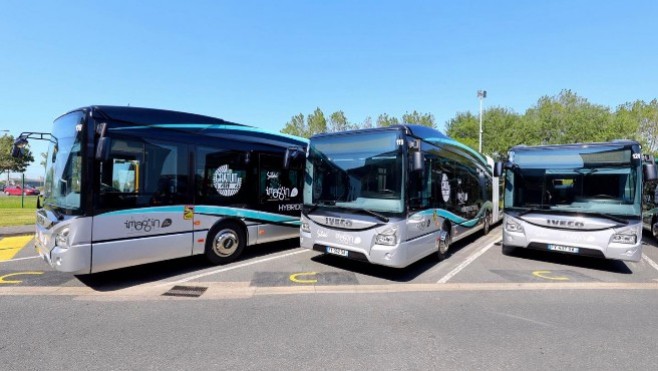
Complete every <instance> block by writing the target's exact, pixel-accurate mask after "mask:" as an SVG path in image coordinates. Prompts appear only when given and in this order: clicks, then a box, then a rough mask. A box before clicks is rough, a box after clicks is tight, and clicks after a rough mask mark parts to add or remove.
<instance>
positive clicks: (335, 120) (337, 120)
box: [329, 111, 357, 133]
mask: <svg viewBox="0 0 658 371" xmlns="http://www.w3.org/2000/svg"><path fill="white" fill-rule="evenodd" d="M356 128H357V126H356V125H354V124H351V123H350V122H349V121H348V120H347V117H346V116H345V112H343V111H336V112H334V113H332V114H331V116H329V131H330V132H334V133H335V132H338V131H345V130H352V129H356Z"/></svg>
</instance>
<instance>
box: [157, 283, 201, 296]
mask: <svg viewBox="0 0 658 371" xmlns="http://www.w3.org/2000/svg"><path fill="white" fill-rule="evenodd" d="M206 290H208V288H207V287H198V286H174V287H172V288H171V289H170V290H169V291H167V292H165V293H164V294H162V295H163V296H182V297H186V298H198V297H199V296H201V295H203V293H204V292H206Z"/></svg>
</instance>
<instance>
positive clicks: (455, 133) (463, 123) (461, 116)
mask: <svg viewBox="0 0 658 371" xmlns="http://www.w3.org/2000/svg"><path fill="white" fill-rule="evenodd" d="M479 130H480V125H479V120H478V117H476V116H474V115H473V114H472V113H470V112H460V113H457V116H455V117H454V118H452V119H450V121H448V122H447V123H446V135H448V136H449V137H451V138H452V139H454V140H456V141H458V142H461V143H463V144H465V145H467V146H469V147H471V148H473V149H474V150H476V151H477V149H478V143H479V134H478V133H479Z"/></svg>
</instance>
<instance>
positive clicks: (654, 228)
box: [651, 218, 658, 238]
mask: <svg viewBox="0 0 658 371" xmlns="http://www.w3.org/2000/svg"><path fill="white" fill-rule="evenodd" d="M651 234H652V235H653V238H658V220H657V219H656V218H654V219H653V220H652V221H651Z"/></svg>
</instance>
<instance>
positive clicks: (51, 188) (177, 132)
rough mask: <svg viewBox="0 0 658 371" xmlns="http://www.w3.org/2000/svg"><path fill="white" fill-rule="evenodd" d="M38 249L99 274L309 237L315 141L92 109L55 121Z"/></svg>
mask: <svg viewBox="0 0 658 371" xmlns="http://www.w3.org/2000/svg"><path fill="white" fill-rule="evenodd" d="M28 139H44V140H49V141H50V148H49V150H48V155H47V164H46V181H45V191H44V199H43V204H42V205H41V203H40V205H38V206H37V207H38V210H37V225H36V238H35V240H36V243H35V245H36V248H37V250H38V251H39V253H40V255H41V256H42V257H43V258H44V259H45V260H46V261H47V262H48V263H49V264H50V265H51V266H52V267H53V268H55V269H57V270H59V271H63V272H71V273H74V274H88V273H96V272H102V271H107V270H110V269H115V268H121V267H128V266H134V265H138V264H144V263H150V262H155V261H161V260H166V259H172V258H179V257H184V256H190V255H195V254H205V255H206V257H207V258H208V260H210V262H211V263H214V264H223V263H227V262H231V261H233V260H235V259H236V258H237V257H238V256H239V255H240V254H241V252H242V251H243V249H244V247H245V246H248V245H254V244H260V243H264V242H271V241H277V240H281V239H288V238H296V237H298V236H299V223H300V222H299V215H300V213H301V208H302V199H301V197H302V196H301V190H302V186H303V175H304V173H303V167H304V156H303V153H304V150H305V147H306V145H307V141H306V140H305V139H301V138H296V137H292V136H287V135H282V134H274V133H267V132H263V131H261V130H258V129H256V128H254V127H250V126H245V125H240V124H235V123H231V122H227V121H224V120H221V119H217V118H212V117H206V116H201V115H195V114H189V113H182V112H174V111H165V110H155V109H147V108H134V107H111V106H92V107H86V108H81V109H77V110H74V111H71V112H69V113H67V114H65V115H63V116H61V117H59V118H58V119H56V120H55V122H54V126H53V129H52V133H22V134H21V135H20V136H19V137H18V138H17V140H16V143H15V146H14V155H20V147H21V146H23V145H25V144H26V143H27V140H28Z"/></svg>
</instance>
